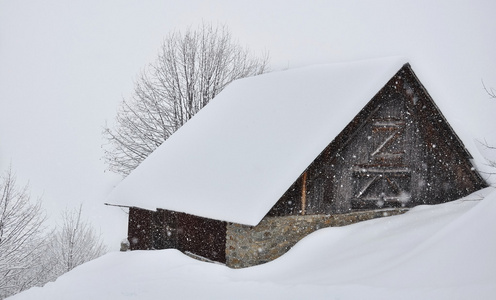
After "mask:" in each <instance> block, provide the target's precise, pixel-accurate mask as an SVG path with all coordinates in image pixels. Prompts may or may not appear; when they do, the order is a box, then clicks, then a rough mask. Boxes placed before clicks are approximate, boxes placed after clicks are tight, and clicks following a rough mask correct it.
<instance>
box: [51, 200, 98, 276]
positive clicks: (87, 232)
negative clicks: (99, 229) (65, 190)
mask: <svg viewBox="0 0 496 300" xmlns="http://www.w3.org/2000/svg"><path fill="white" fill-rule="evenodd" d="M62 222H63V224H62V227H61V228H59V229H58V230H56V231H55V235H54V238H53V240H52V245H51V247H50V252H51V254H50V256H51V257H52V260H54V261H56V265H57V266H56V270H55V271H54V275H53V277H54V278H57V277H58V276H60V275H62V274H63V273H66V272H68V271H70V270H72V269H74V268H75V267H77V266H79V265H81V264H83V263H85V262H88V261H90V260H93V259H95V258H97V257H99V256H101V255H103V254H104V253H105V252H106V251H107V249H106V247H105V246H104V244H103V241H102V239H101V237H100V236H99V235H98V234H97V233H96V231H95V229H94V228H93V227H92V226H91V224H90V223H88V222H87V221H85V220H83V219H82V205H80V206H79V208H78V209H73V210H66V211H65V212H64V213H63V214H62Z"/></svg>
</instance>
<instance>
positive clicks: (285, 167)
mask: <svg viewBox="0 0 496 300" xmlns="http://www.w3.org/2000/svg"><path fill="white" fill-rule="evenodd" d="M406 62H407V61H406V60H405V59H403V58H387V59H377V60H368V61H359V62H352V63H340V64H330V65H316V66H311V67H306V68H301V69H294V70H288V71H281V72H273V73H268V74H264V75H260V76H255V77H251V78H245V79H242V80H238V81H235V82H233V83H231V84H230V85H229V86H228V87H227V88H226V89H225V90H224V91H222V93H220V94H219V95H218V96H217V97H216V98H215V99H213V100H212V101H211V102H210V103H209V104H208V105H207V106H206V107H205V108H203V109H202V110H201V111H200V112H199V113H198V114H197V115H196V116H194V117H193V118H192V119H191V120H190V121H188V122H187V123H186V124H185V125H184V126H183V127H182V128H181V129H179V130H178V131H177V132H176V133H174V135H172V136H171V137H170V138H169V139H168V140H167V141H166V142H164V143H163V144H162V145H161V146H160V147H159V148H158V149H157V150H155V151H154V152H153V153H152V154H151V155H150V156H149V157H148V158H147V159H146V160H145V161H143V162H142V163H141V165H140V166H139V167H138V168H137V169H135V170H134V171H133V172H132V173H131V174H130V175H129V176H128V177H127V178H126V179H124V181H123V182H122V183H121V184H119V185H118V186H117V188H116V189H114V191H113V192H112V194H111V195H110V197H109V201H110V202H112V203H118V204H124V205H130V206H137V207H141V208H146V209H150V210H155V209H156V208H166V209H170V210H175V211H181V212H186V213H190V214H194V215H198V216H203V217H207V218H213V219H219V220H224V221H231V222H237V223H241V224H247V225H256V224H258V223H259V221H260V220H261V219H262V218H263V217H264V216H265V214H266V213H267V212H268V211H269V210H270V208H271V207H272V206H273V205H274V204H275V202H276V201H277V200H278V199H279V198H280V197H281V196H282V194H283V193H284V192H285V191H286V190H287V189H288V188H289V187H290V186H291V184H292V183H293V182H294V180H295V178H297V177H298V176H299V175H300V174H301V173H302V172H303V171H304V170H305V168H306V167H307V166H308V165H309V164H310V163H311V162H312V161H313V160H314V159H315V158H316V157H317V155H318V154H319V153H320V152H321V151H322V150H323V149H324V148H325V147H326V146H327V145H328V144H329V143H330V142H331V141H332V140H333V139H334V138H335V137H336V136H337V135H338V134H339V133H340V132H341V131H342V130H343V129H344V127H345V126H346V125H347V124H348V123H349V122H350V121H351V120H352V119H353V118H354V117H355V115H356V114H357V113H358V112H359V111H360V110H361V109H362V108H363V107H364V106H365V104H366V103H367V102H368V101H369V100H370V99H372V97H373V96H374V95H375V94H376V93H377V92H378V91H379V90H380V89H381V88H382V87H383V86H384V85H385V84H386V83H387V81H389V79H391V77H392V76H393V75H394V74H395V73H396V72H397V71H399V70H400V68H401V67H402V66H403V64H405V63H406Z"/></svg>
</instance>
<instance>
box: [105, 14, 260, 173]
mask: <svg viewBox="0 0 496 300" xmlns="http://www.w3.org/2000/svg"><path fill="white" fill-rule="evenodd" d="M267 63H268V56H267V55H266V54H265V55H262V56H260V57H255V56H253V55H251V54H250V52H249V51H248V49H247V48H243V47H241V46H240V45H238V44H237V43H236V42H235V41H233V39H232V37H231V34H230V33H229V31H228V30H227V28H226V27H225V26H217V27H213V26H212V25H205V24H203V25H201V26H200V27H198V28H197V29H195V30H192V29H188V30H187V31H186V32H185V33H184V34H182V33H181V32H174V33H172V34H170V35H169V36H168V37H167V38H166V39H165V41H164V43H163V45H162V48H161V49H160V53H159V55H158V59H157V60H156V62H155V63H153V64H151V65H149V67H148V68H147V69H145V71H143V73H142V74H141V76H140V77H139V79H138V80H137V81H136V83H135V89H134V93H133V95H132V97H131V98H130V99H127V100H123V102H122V103H121V106H120V108H119V110H118V113H117V118H116V126H115V128H113V129H112V128H109V127H106V128H105V129H104V136H105V138H106V140H107V141H108V144H107V145H106V147H105V154H104V159H105V161H106V163H107V164H108V168H109V170H111V171H113V172H116V173H120V174H123V175H127V174H129V173H130V172H131V171H132V170H133V169H134V168H136V167H137V166H138V165H139V164H140V163H141V161H143V160H144V159H145V158H146V157H147V156H148V155H149V154H150V153H151V152H153V150H155V149H156V148H157V147H158V146H160V145H161V144H162V143H163V142H164V141H165V140H166V139H167V138H169V136H170V135H171V134H172V133H174V132H175V131H176V130H177V129H179V128H180V127H181V126H182V125H183V124H184V123H186V121H188V120H189V119H190V118H191V117H192V116H193V115H195V114H196V113H197V112H198V111H199V110H200V109H201V108H203V107H204V106H205V105H206V104H207V103H208V102H209V101H210V100H211V99H212V98H214V97H215V96H216V95H217V94H218V93H219V92H220V91H222V89H224V88H225V87H226V85H228V84H229V83H230V82H232V81H233V80H236V79H239V78H243V77H247V76H253V75H257V74H261V73H264V72H265V71H266V68H267Z"/></svg>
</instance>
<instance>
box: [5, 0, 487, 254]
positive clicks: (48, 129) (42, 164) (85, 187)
mask: <svg viewBox="0 0 496 300" xmlns="http://www.w3.org/2000/svg"><path fill="white" fill-rule="evenodd" d="M495 12H496V2H494V1H492V0H487V1H474V0H470V1H420V0H415V1H354V0H350V1H308V0H306V1H255V0H251V1H242V2H241V1H239V2H235V1H187V2H186V1H184V2H178V1H123V0H119V1H96V0H87V1H62V0H60V1H54V0H47V1H42V2H41V1H23V0H17V1H7V0H0V169H1V170H4V169H6V168H7V167H8V165H9V164H10V163H11V164H12V166H13V169H14V170H15V171H16V172H17V175H18V180H19V182H20V183H27V182H28V181H29V183H30V187H31V190H32V194H33V196H34V197H37V196H43V200H44V204H45V207H46V209H47V211H48V212H49V213H50V215H52V216H53V217H54V218H55V217H57V216H58V214H59V211H60V210H61V209H63V208H65V207H73V206H75V205H78V204H79V203H81V202H84V204H85V206H84V208H85V209H86V211H87V213H88V215H90V216H91V220H92V221H94V222H95V224H96V225H97V226H100V227H101V230H102V233H103V235H104V237H105V238H106V240H107V241H108V242H109V243H111V244H112V246H113V247H114V248H117V245H116V244H117V243H118V242H119V241H120V240H121V239H122V238H124V237H125V235H126V216H125V215H124V214H123V213H122V212H121V211H120V210H119V209H116V208H109V207H105V206H103V204H102V203H103V202H105V197H106V195H107V194H108V192H109V191H110V190H111V189H112V187H113V186H114V185H115V184H116V183H117V182H118V181H119V177H118V176H116V175H113V174H110V173H108V172H107V173H104V170H105V165H104V164H103V162H102V160H101V156H102V150H101V145H102V143H103V140H102V138H101V131H102V127H103V126H104V125H105V122H106V121H109V122H111V121H112V120H113V118H114V116H115V111H116V108H117V105H118V103H119V101H120V100H121V99H122V97H128V96H129V95H130V94H131V91H132V88H133V79H134V78H135V77H136V75H137V74H138V73H139V72H140V70H141V69H142V68H143V67H144V66H145V65H146V64H147V63H149V62H151V61H153V60H154V59H155V56H156V54H157V49H158V48H159V46H160V44H161V42H162V39H163V37H164V36H165V35H167V34H168V33H169V32H171V31H172V30H175V29H179V30H181V29H184V28H186V27H187V26H189V25H191V24H193V25H196V24H199V23H201V22H202V21H205V22H214V23H215V22H219V23H223V24H226V25H228V27H229V28H230V29H231V31H232V34H233V36H234V37H235V38H237V39H238V40H239V41H240V43H242V44H244V45H248V46H249V47H250V48H251V49H252V50H254V51H264V50H267V51H269V52H270V56H271V62H272V69H273V70H279V69H284V68H287V67H290V68H292V67H298V66H303V65H307V64H313V63H327V62H340V61H347V60H358V59H365V58H374V57H383V56H391V55H402V56H405V57H407V58H409V60H410V62H411V64H412V67H413V69H414V70H415V71H416V73H417V75H418V76H419V77H420V80H421V81H422V82H423V83H424V85H425V86H426V88H427V89H428V91H429V92H430V93H431V95H432V96H433V98H434V100H435V101H436V102H437V103H438V105H439V106H440V107H441V109H442V110H443V112H445V114H446V115H447V117H448V118H449V119H450V120H454V121H455V123H456V124H452V125H453V126H454V127H455V129H456V130H460V131H464V132H465V133H466V134H465V133H464V134H462V135H463V136H469V137H470V136H473V137H476V138H478V139H482V138H487V139H488V140H493V141H495V142H496V135H495V134H494V132H495V129H496V125H495V124H496V121H494V115H495V112H496V103H495V102H496V101H494V100H493V101H491V100H489V99H488V97H487V95H486V94H485V92H484V90H483V88H482V84H481V80H484V82H485V83H486V84H487V85H488V86H493V87H496V59H495V54H496V37H495V33H496V18H494V14H495ZM462 138H463V137H462Z"/></svg>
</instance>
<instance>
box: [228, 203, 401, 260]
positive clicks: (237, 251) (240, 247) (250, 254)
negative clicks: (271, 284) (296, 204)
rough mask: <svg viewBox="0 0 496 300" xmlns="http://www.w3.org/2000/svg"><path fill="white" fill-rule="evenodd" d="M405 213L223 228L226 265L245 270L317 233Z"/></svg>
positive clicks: (270, 221) (292, 218) (358, 214)
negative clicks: (225, 230) (324, 229)
mask: <svg viewBox="0 0 496 300" xmlns="http://www.w3.org/2000/svg"><path fill="white" fill-rule="evenodd" d="M407 210H408V209H406V208H399V209H385V210H373V211H360V212H352V213H348V214H337V215H306V216H286V217H266V218H264V219H263V220H262V221H261V222H260V223H259V224H258V225H257V226H255V227H252V226H246V225H240V224H236V223H228V224H227V233H226V234H227V239H226V265H227V266H229V267H231V268H245V267H250V266H255V265H259V264H263V263H266V262H269V261H271V260H274V259H276V258H278V257H279V256H281V255H283V254H284V253H286V252H287V251H288V250H289V249H291V247H293V246H294V245H295V244H296V243H297V242H298V241H299V240H301V239H302V238H303V237H305V236H307V235H308V234H310V233H312V232H314V231H315V230H317V229H320V228H325V227H335V226H344V225H349V224H353V223H356V222H360V221H365V220H370V219H375V218H380V217H386V216H393V215H398V214H402V213H404V212H406V211H407Z"/></svg>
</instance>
